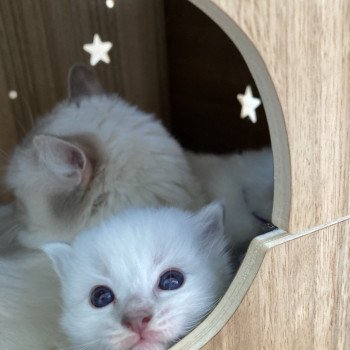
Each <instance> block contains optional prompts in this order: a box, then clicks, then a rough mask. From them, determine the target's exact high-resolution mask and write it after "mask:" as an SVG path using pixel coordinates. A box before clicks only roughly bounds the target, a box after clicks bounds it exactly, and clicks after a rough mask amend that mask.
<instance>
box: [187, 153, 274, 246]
mask: <svg viewBox="0 0 350 350" xmlns="http://www.w3.org/2000/svg"><path fill="white" fill-rule="evenodd" d="M186 155H187V158H188V161H189V163H190V164H191V169H192V171H193V174H194V176H195V177H196V178H197V179H198V180H199V182H200V184H201V186H202V187H203V188H204V189H205V190H206V192H207V196H208V198H209V199H210V200H220V201H221V202H222V203H223V204H224V206H225V212H226V216H225V230H226V233H227V235H228V237H229V238H230V240H231V243H232V245H233V247H238V248H240V247H244V246H247V244H248V243H249V242H250V240H252V239H253V238H254V237H255V236H256V235H258V234H259V233H262V232H263V231H264V229H265V230H266V229H268V227H267V228H264V225H263V224H262V222H261V220H259V219H258V218H257V217H260V218H262V219H264V220H266V221H270V220H271V213H272V203H273V158H272V152H271V149H270V148H264V149H262V150H259V151H245V152H243V153H242V154H233V155H230V156H221V157H219V156H214V155H204V154H194V153H191V152H187V153H186Z"/></svg>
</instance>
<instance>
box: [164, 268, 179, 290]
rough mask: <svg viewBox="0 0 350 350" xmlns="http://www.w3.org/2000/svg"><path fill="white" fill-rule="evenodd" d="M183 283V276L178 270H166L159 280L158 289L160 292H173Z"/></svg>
mask: <svg viewBox="0 0 350 350" xmlns="http://www.w3.org/2000/svg"><path fill="white" fill-rule="evenodd" d="M184 281H185V277H184V275H183V274H182V273H181V272H180V271H178V270H171V269H170V270H168V271H166V272H164V273H163V274H162V275H161V276H160V279H159V284H158V287H159V288H160V289H162V290H174V289H178V288H180V287H181V286H182V284H183V283H184Z"/></svg>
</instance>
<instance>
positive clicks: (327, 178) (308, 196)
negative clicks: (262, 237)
mask: <svg viewBox="0 0 350 350" xmlns="http://www.w3.org/2000/svg"><path fill="white" fill-rule="evenodd" d="M191 1H192V2H193V3H194V4H195V5H197V6H198V7H199V8H201V9H202V10H203V11H205V12H206V13H207V14H209V15H210V16H211V17H212V18H213V19H214V20H215V21H216V22H217V23H218V24H219V25H220V26H221V27H222V28H223V30H224V31H225V32H226V33H227V34H228V35H229V36H230V37H231V38H232V39H233V40H234V42H235V43H236V44H237V46H238V48H239V49H240V51H241V52H242V55H243V56H244V58H245V59H246V61H247V64H248V67H249V68H250V70H251V72H252V75H253V77H254V78H255V80H256V83H257V86H258V88H259V92H260V94H261V96H262V99H263V102H264V107H265V110H266V113H267V116H268V122H269V127H270V132H271V136H272V146H273V151H274V156H275V199H276V200H275V206H274V214H273V222H274V224H276V225H277V226H279V227H281V228H283V229H285V230H287V231H290V232H297V231H302V230H304V229H306V228H309V227H313V226H317V225H320V224H323V223H325V222H331V221H332V220H334V219H336V218H338V217H342V216H346V215H348V214H349V212H350V200H349V193H350V191H349V188H350V183H349V181H350V177H349V159H350V147H349V146H350V136H349V129H350V118H349V115H350V84H349V83H350V79H349V77H350V61H349V58H350V3H349V1H345V0H337V1H333V2H329V1H325V0H312V1H303V0H293V1H287V2H286V1H279V0H265V1H259V0H235V1H231V0H191ZM241 30H243V32H242V31H241ZM247 39H250V40H247ZM261 58H262V60H261ZM270 79H271V80H272V82H273V85H272V86H271V84H270V82H271V81H270ZM276 93H277V94H276ZM280 108H282V111H283V115H284V120H285V125H284V121H281V120H279V119H280V117H281V114H280ZM286 136H287V137H288V139H287V140H285V138H286ZM289 155H290V161H289ZM288 179H289V180H290V183H289V182H288ZM289 209H290V210H289ZM288 214H290V216H289V215H288Z"/></svg>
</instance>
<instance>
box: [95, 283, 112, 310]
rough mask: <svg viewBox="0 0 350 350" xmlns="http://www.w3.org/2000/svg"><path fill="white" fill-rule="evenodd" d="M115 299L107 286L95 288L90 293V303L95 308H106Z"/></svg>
mask: <svg viewBox="0 0 350 350" xmlns="http://www.w3.org/2000/svg"><path fill="white" fill-rule="evenodd" d="M114 299H115V297H114V293H113V292H112V290H111V289H110V288H108V287H106V286H97V287H94V288H93V289H92V291H91V293H90V302H91V304H92V305H93V306H95V307H104V306H106V305H108V304H110V303H111V302H113V301H114Z"/></svg>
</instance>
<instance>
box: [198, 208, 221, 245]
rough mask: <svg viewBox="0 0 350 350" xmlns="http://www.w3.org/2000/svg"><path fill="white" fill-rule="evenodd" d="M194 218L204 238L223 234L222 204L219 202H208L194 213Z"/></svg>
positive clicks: (207, 238) (208, 238) (210, 238)
mask: <svg viewBox="0 0 350 350" xmlns="http://www.w3.org/2000/svg"><path fill="white" fill-rule="evenodd" d="M195 219H196V221H197V223H198V225H200V227H201V235H202V237H204V239H205V240H209V241H211V240H212V239H213V238H216V237H218V236H223V235H224V206H223V205H222V204H221V203H219V202H213V203H210V204H209V205H207V206H206V207H204V208H202V209H201V210H200V211H199V212H197V213H196V214H195Z"/></svg>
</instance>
